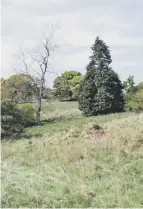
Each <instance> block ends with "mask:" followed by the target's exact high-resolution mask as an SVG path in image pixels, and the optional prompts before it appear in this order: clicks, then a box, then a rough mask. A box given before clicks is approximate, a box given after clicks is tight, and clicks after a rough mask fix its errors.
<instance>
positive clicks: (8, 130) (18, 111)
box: [1, 99, 36, 137]
mask: <svg viewBox="0 0 143 209" xmlns="http://www.w3.org/2000/svg"><path fill="white" fill-rule="evenodd" d="M35 123H36V119H35V110H34V108H33V106H32V105H31V104H21V105H19V106H18V105H17V104H16V103H15V102H14V101H12V100H10V99H4V100H2V101H1V136H2V137H4V136H10V135H18V134H21V133H22V132H23V131H24V127H28V126H31V125H34V124H35Z"/></svg>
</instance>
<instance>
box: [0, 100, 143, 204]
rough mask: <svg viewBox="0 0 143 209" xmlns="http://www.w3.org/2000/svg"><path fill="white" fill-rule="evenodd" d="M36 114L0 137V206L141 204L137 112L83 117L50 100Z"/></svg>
mask: <svg viewBox="0 0 143 209" xmlns="http://www.w3.org/2000/svg"><path fill="white" fill-rule="evenodd" d="M42 119H43V125H40V126H33V127H30V128H27V130H26V135H27V137H24V138H22V139H21V140H14V139H12V140H11V141H10V140H9V141H3V142H2V195H1V197H2V205H1V207H2V208H4V207H5V208H17V207H27V208H32V207H33V208H48V207H49V208H57V207H58V208H60V207H63V208H64V207H67V208H68V207H71V208H78V207H81V208H83V207H96V208H98V207H103V208H104V207H105V208H109V207H110V208H111V207H128V208H130V207H134V208H141V207H143V187H142V180H143V168H142V167H143V166H142V165H143V150H142V143H143V114H134V113H121V114H111V115H105V116H96V117H83V116H82V115H81V113H80V111H79V110H78V108H77V103H76V102H61V103H59V102H55V103H51V104H48V103H46V104H44V108H43V113H42ZM93 124H98V125H100V126H101V127H102V128H103V130H104V134H96V133H92V134H91V133H90V134H89V130H90V128H91V127H92V126H93Z"/></svg>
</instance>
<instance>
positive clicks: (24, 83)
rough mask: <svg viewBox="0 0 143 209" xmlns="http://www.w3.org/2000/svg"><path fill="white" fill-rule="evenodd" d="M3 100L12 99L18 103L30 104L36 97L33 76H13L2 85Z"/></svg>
mask: <svg viewBox="0 0 143 209" xmlns="http://www.w3.org/2000/svg"><path fill="white" fill-rule="evenodd" d="M1 92H2V93H1V97H2V99H5V98H8V99H12V100H14V101H15V102H17V103H23V102H30V101H31V100H32V99H33V97H34V89H33V84H32V82H31V76H30V75H28V74H18V75H12V76H11V77H10V78H8V79H6V80H3V81H2V83H1Z"/></svg>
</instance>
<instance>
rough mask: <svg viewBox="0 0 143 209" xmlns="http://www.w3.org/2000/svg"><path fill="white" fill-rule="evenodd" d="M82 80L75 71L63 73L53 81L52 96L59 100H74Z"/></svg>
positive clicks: (79, 74)
mask: <svg viewBox="0 0 143 209" xmlns="http://www.w3.org/2000/svg"><path fill="white" fill-rule="evenodd" d="M81 80H82V75H81V73H80V72H77V71H65V72H64V73H62V75H61V76H58V77H57V78H56V79H55V81H54V86H53V87H54V90H53V94H54V96H55V98H57V99H59V100H76V99H77V91H78V88H79V86H80V83H81Z"/></svg>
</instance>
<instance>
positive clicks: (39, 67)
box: [21, 35, 57, 123]
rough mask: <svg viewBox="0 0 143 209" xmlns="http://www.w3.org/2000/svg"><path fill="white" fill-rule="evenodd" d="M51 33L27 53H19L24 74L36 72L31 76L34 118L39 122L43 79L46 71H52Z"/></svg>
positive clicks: (52, 47)
mask: <svg viewBox="0 0 143 209" xmlns="http://www.w3.org/2000/svg"><path fill="white" fill-rule="evenodd" d="M51 39H52V35H50V36H49V37H46V38H45V39H44V41H43V42H42V44H41V45H39V46H37V47H36V48H35V50H33V51H32V52H31V53H29V54H26V56H25V54H24V53H21V60H22V63H23V65H24V70H23V69H22V70H21V71H22V72H23V73H25V74H31V75H33V74H34V73H35V74H36V77H33V76H31V81H32V86H33V88H34V91H35V97H36V103H37V105H36V120H37V123H39V122H40V115H41V110H42V97H43V94H44V88H45V79H46V75H47V73H48V72H49V73H54V72H52V71H50V70H49V69H50V65H49V61H50V57H51V54H52V53H53V52H54V51H55V49H56V48H57V45H54V44H52V41H51Z"/></svg>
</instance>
